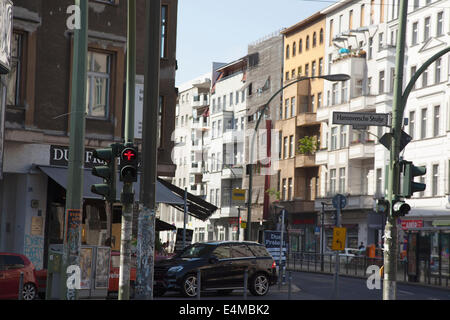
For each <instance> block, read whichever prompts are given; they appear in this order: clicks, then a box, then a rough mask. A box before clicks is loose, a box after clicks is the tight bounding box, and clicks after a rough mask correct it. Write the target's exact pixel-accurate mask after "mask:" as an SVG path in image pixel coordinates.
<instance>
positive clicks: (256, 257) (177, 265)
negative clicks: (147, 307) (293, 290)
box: [154, 241, 277, 297]
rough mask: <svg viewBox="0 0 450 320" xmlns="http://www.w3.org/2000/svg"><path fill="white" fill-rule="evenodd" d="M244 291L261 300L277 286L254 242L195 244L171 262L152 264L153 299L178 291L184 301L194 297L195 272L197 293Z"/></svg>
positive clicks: (272, 264)
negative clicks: (261, 297) (153, 279)
mask: <svg viewBox="0 0 450 320" xmlns="http://www.w3.org/2000/svg"><path fill="white" fill-rule="evenodd" d="M245 269H247V270H248V273H247V275H248V284H247V287H248V289H249V290H250V292H251V293H252V294H253V295H255V296H263V295H265V294H267V292H268V291H269V286H271V285H274V284H275V283H276V282H277V271H276V264H275V261H274V260H273V258H272V256H271V255H270V253H269V252H268V251H267V249H266V248H265V247H264V246H263V245H261V244H259V243H255V242H229V241H226V242H206V243H195V244H193V245H190V246H188V247H186V248H185V249H184V250H183V251H181V252H180V253H178V254H177V255H175V256H174V257H172V258H171V259H167V260H161V261H157V262H156V264H155V273H154V278H155V291H154V292H155V295H163V294H164V293H165V292H166V291H179V292H181V293H182V294H183V295H184V296H185V297H195V296H196V295H197V289H198V285H197V271H198V270H200V272H201V274H200V285H201V289H200V290H201V291H218V292H219V293H220V294H229V293H231V292H232V291H233V290H234V289H242V288H243V287H244V274H245Z"/></svg>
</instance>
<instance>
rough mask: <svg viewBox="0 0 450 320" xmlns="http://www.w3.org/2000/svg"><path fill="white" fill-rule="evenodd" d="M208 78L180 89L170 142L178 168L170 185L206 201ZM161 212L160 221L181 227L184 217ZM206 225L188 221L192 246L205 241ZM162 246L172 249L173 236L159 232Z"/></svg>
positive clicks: (170, 211)
mask: <svg viewBox="0 0 450 320" xmlns="http://www.w3.org/2000/svg"><path fill="white" fill-rule="evenodd" d="M210 87H211V74H210V73H207V74H204V75H202V76H200V77H197V78H196V79H193V80H191V81H188V82H186V83H184V84H182V85H180V87H179V96H178V104H177V107H176V118H175V132H174V134H173V139H174V141H175V147H174V150H173V152H172V158H173V160H174V163H175V164H176V166H177V170H176V172H175V177H174V178H173V181H172V182H173V184H174V185H176V186H178V187H179V188H181V189H185V188H187V191H188V192H189V193H191V194H193V195H196V196H200V197H206V190H207V189H206V188H205V184H204V183H203V182H202V174H203V171H204V158H205V157H206V153H204V150H205V149H204V140H205V139H206V137H207V136H208V135H209V117H208V113H207V110H208V107H209V102H210V94H209V92H210ZM163 206H164V209H162V212H161V218H162V219H163V220H164V221H166V222H168V223H170V224H173V225H175V226H176V227H177V228H183V227H184V213H183V212H181V211H179V210H177V209H175V208H173V207H169V206H166V205H163ZM208 225H209V221H201V220H199V219H196V218H193V217H192V216H189V215H188V217H187V222H186V229H191V230H193V231H194V235H193V239H192V241H193V242H202V241H206V240H212V239H208V234H207V230H208ZM160 237H161V240H162V242H166V241H169V248H170V249H173V247H174V245H175V240H176V233H175V232H173V231H167V232H161V234H160Z"/></svg>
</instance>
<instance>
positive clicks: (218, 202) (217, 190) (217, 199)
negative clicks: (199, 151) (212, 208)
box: [216, 165, 220, 208]
mask: <svg viewBox="0 0 450 320" xmlns="http://www.w3.org/2000/svg"><path fill="white" fill-rule="evenodd" d="M217 167H219V165H217ZM217 170H220V169H219V168H217ZM216 207H219V208H220V189H216Z"/></svg>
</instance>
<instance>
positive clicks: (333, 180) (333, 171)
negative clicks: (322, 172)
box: [330, 169, 336, 194]
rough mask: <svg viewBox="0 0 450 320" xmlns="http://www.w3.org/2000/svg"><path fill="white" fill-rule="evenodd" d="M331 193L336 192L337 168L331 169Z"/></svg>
mask: <svg viewBox="0 0 450 320" xmlns="http://www.w3.org/2000/svg"><path fill="white" fill-rule="evenodd" d="M330 193H331V194H335V193H336V169H331V170H330Z"/></svg>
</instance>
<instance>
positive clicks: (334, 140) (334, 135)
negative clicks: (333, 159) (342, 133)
mask: <svg viewBox="0 0 450 320" xmlns="http://www.w3.org/2000/svg"><path fill="white" fill-rule="evenodd" d="M336 149H337V127H333V128H331V150H336Z"/></svg>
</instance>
